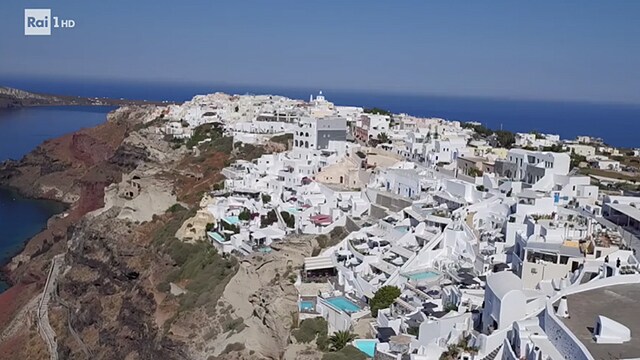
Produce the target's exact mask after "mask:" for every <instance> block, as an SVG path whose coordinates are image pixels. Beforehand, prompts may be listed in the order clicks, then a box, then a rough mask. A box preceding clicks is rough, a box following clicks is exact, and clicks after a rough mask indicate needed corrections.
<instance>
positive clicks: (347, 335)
mask: <svg viewBox="0 0 640 360" xmlns="http://www.w3.org/2000/svg"><path fill="white" fill-rule="evenodd" d="M355 339H356V335H355V334H353V333H351V332H349V331H336V332H335V333H333V335H331V337H330V338H329V347H330V348H331V350H333V351H340V350H342V348H344V347H345V346H347V344H348V343H350V342H351V341H353V340H355Z"/></svg>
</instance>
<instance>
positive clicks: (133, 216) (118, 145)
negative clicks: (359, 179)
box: [0, 107, 311, 360]
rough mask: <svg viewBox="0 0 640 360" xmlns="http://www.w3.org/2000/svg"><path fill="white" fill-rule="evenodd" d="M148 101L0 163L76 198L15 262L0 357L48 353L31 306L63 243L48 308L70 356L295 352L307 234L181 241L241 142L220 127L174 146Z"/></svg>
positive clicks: (38, 190)
mask: <svg viewBox="0 0 640 360" xmlns="http://www.w3.org/2000/svg"><path fill="white" fill-rule="evenodd" d="M152 110H153V109H151V108H144V107H131V108H122V109H119V110H118V111H115V112H113V113H111V114H109V117H108V121H107V122H106V123H105V124H103V125H100V126H98V127H96V128H92V129H86V130H81V131H79V132H77V133H75V134H70V135H67V136H64V137H61V138H59V139H55V140H51V141H48V142H46V143H44V144H43V145H42V146H40V147H39V148H38V149H36V150H34V151H33V152H32V153H30V154H29V155H27V156H26V157H25V158H24V159H22V160H21V161H17V162H8V163H5V164H3V165H2V166H0V184H4V185H10V186H13V187H15V188H17V189H19V190H20V191H21V192H23V193H25V194H27V195H30V196H35V197H43V198H49V199H56V200H61V201H65V202H67V203H69V204H70V208H69V209H68V211H66V212H65V213H64V214H61V215H59V216H56V217H54V218H53V219H51V220H50V221H49V224H48V228H47V229H46V230H45V231H43V232H42V233H41V234H39V235H38V236H36V237H35V238H34V239H32V240H31V241H29V243H28V244H27V246H26V248H25V249H24V251H23V252H22V253H21V254H20V255H18V256H16V257H15V258H14V259H13V261H12V262H11V264H9V266H8V267H7V269H8V270H9V271H10V276H11V279H12V280H13V283H14V284H15V285H14V287H13V288H12V289H10V290H9V291H7V292H5V293H3V294H0V308H2V309H3V310H4V312H3V311H0V358H29V359H47V358H49V356H50V352H49V351H48V350H47V346H50V345H51V344H47V343H46V342H45V341H44V340H43V338H41V336H40V335H39V332H38V329H39V327H38V326H36V325H39V324H40V321H39V320H38V318H37V317H36V316H35V314H36V311H35V308H36V307H37V304H38V301H39V296H40V294H42V291H43V288H44V284H45V282H46V280H47V275H48V273H49V269H50V268H51V264H52V259H53V258H54V255H58V254H60V256H59V257H57V258H59V259H60V267H59V271H53V272H52V274H54V275H53V276H52V277H53V278H54V279H53V280H54V281H53V283H54V284H55V286H54V290H55V291H53V292H52V293H51V297H50V299H49V301H48V306H47V309H48V320H49V323H50V326H51V328H52V331H53V332H55V337H54V338H55V348H56V349H57V351H56V354H57V355H58V358H60V359H90V358H94V357H95V358H100V359H207V360H209V359H279V358H282V357H283V356H285V348H286V347H287V346H288V344H289V331H290V329H291V327H292V326H294V323H295V316H294V314H295V313H296V312H297V305H296V299H297V298H296V291H295V288H294V287H293V278H294V277H293V276H294V273H295V270H296V269H297V268H298V267H299V266H300V265H301V263H302V261H303V258H304V257H305V256H309V254H310V253H311V242H310V239H307V238H301V239H291V241H290V242H288V243H287V244H286V246H283V247H282V248H281V249H279V250H278V251H274V252H273V253H271V254H267V255H263V256H256V257H253V258H248V259H242V260H241V261H239V260H238V259H235V258H233V257H229V256H222V255H220V254H218V253H216V252H215V251H213V250H212V248H211V247H210V245H208V244H205V243H202V242H191V243H185V242H182V241H181V240H178V239H177V238H176V237H175V234H176V233H177V232H178V230H179V229H180V228H182V227H183V224H184V223H185V221H186V220H187V219H191V218H193V217H194V215H195V213H196V210H197V206H196V204H197V203H198V202H199V200H200V198H201V196H202V193H203V191H206V190H209V189H210V188H211V187H212V185H213V184H214V183H216V182H218V181H220V180H221V176H220V174H219V170H220V169H221V168H222V167H223V166H224V164H225V162H226V161H228V160H229V156H230V155H229V153H231V151H222V150H221V148H220V147H219V144H221V143H223V141H222V140H221V141H219V142H212V145H211V146H205V147H204V148H201V149H200V151H199V152H198V154H194V153H193V152H191V151H188V150H187V149H186V148H185V147H182V148H176V147H175V146H174V144H171V143H170V142H167V141H165V140H164V138H163V136H162V135H160V134H159V133H158V132H157V129H156V128H155V127H154V126H155V125H154V122H148V121H149V120H152V119H151V117H152V113H153V111H152ZM226 141H227V143H232V142H231V141H230V140H229V139H226ZM221 151H222V152H221ZM303 350H304V351H306V352H307V353H309V350H307V349H303ZM293 356H294V357H295V356H296V355H295V352H294V355H293Z"/></svg>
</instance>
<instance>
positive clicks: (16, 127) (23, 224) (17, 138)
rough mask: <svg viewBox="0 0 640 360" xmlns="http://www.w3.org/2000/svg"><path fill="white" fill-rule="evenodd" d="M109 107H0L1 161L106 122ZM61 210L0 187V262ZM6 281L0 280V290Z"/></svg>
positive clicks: (22, 154)
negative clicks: (7, 108) (4, 108)
mask: <svg viewBox="0 0 640 360" xmlns="http://www.w3.org/2000/svg"><path fill="white" fill-rule="evenodd" d="M111 109H113V108H110V107H82V106H81V107H66V106H65V107H32V108H23V109H16V110H0V162H2V161H4V160H7V159H20V158H22V157H23V156H24V155H26V154H27V153H28V152H29V151H31V150H33V149H34V148H36V147H37V146H38V145H39V144H40V143H42V142H43V141H45V140H48V139H51V138H56V137H58V136H61V135H64V134H67V133H70V132H73V131H76V130H79V129H81V128H86V127H92V126H95V125H98V124H100V123H102V122H104V121H105V119H106V114H107V112H108V111H110V110H111ZM63 210H64V206H63V205H62V204H60V203H57V202H54V201H45V200H35V199H27V198H24V197H22V196H20V195H18V194H17V193H16V192H15V191H12V190H10V189H4V188H0V265H4V264H5V263H6V262H7V261H8V260H10V259H11V257H12V256H14V255H16V254H17V253H18V252H19V251H20V249H21V248H22V246H23V245H24V243H25V242H26V241H27V240H29V239H30V238H31V237H33V236H34V235H36V234H37V233H39V232H40V231H42V229H44V228H45V227H46V224H47V220H48V219H49V218H50V217H51V216H53V215H55V214H58V213H60V212H61V211H63ZM6 287H7V284H6V283H4V282H0V292H2V291H4V290H5V289H6Z"/></svg>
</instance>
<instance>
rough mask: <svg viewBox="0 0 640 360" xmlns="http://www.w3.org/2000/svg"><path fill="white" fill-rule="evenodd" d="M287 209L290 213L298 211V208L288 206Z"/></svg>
mask: <svg viewBox="0 0 640 360" xmlns="http://www.w3.org/2000/svg"><path fill="white" fill-rule="evenodd" d="M287 211H289V212H290V213H291V214H297V213H299V212H300V210H298V208H294V207H292V208H288V209H287Z"/></svg>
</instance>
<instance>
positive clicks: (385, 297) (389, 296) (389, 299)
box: [369, 286, 401, 317]
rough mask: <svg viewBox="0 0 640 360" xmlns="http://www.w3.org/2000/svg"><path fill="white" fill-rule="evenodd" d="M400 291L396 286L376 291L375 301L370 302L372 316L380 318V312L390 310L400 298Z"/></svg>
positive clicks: (384, 287)
mask: <svg viewBox="0 0 640 360" xmlns="http://www.w3.org/2000/svg"><path fill="white" fill-rule="evenodd" d="M400 294H401V292H400V289H399V288H397V287H395V286H383V287H381V288H380V289H378V291H376V293H375V295H374V296H373V299H371V301H370V302H369V306H370V307H371V315H373V317H377V316H378V310H380V309H386V308H388V307H389V306H390V305H391V304H393V302H394V301H395V300H396V299H397V298H398V297H399V296H400Z"/></svg>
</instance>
